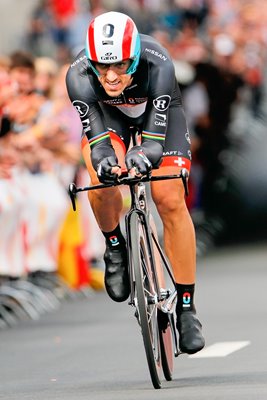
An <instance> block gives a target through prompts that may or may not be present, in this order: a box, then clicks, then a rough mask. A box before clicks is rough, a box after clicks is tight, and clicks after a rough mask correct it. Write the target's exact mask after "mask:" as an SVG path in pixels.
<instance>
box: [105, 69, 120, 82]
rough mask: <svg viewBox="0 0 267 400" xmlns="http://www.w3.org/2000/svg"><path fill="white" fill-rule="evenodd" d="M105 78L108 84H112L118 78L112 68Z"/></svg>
mask: <svg viewBox="0 0 267 400" xmlns="http://www.w3.org/2000/svg"><path fill="white" fill-rule="evenodd" d="M106 77H107V79H108V80H109V81H110V82H113V81H115V80H116V79H117V78H118V74H116V72H115V71H114V70H113V69H112V67H109V69H108V71H107V75H106Z"/></svg>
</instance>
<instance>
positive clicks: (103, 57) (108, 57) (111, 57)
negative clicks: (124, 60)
mask: <svg viewBox="0 0 267 400" xmlns="http://www.w3.org/2000/svg"><path fill="white" fill-rule="evenodd" d="M101 60H102V61H110V60H113V61H116V60H117V56H113V55H112V53H106V54H105V55H104V56H102V57H101Z"/></svg>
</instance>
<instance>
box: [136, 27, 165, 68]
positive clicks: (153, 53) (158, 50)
mask: <svg viewBox="0 0 267 400" xmlns="http://www.w3.org/2000/svg"><path fill="white" fill-rule="evenodd" d="M140 38H141V60H142V59H147V60H148V62H150V63H152V64H155V65H162V64H172V59H171V57H170V54H169V52H168V50H167V49H166V48H165V47H164V46H162V45H161V43H159V42H158V41H157V40H156V39H155V38H153V37H152V36H149V35H144V34H140Z"/></svg>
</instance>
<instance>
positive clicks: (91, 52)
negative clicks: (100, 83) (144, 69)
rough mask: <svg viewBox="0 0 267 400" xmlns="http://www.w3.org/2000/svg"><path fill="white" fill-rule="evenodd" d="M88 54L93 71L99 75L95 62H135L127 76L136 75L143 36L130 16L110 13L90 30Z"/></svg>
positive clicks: (97, 18)
mask: <svg viewBox="0 0 267 400" xmlns="http://www.w3.org/2000/svg"><path fill="white" fill-rule="evenodd" d="M85 52H86V56H87V59H88V62H89V66H90V68H91V69H92V70H93V71H94V73H95V74H96V75H97V76H99V72H98V71H97V69H96V68H95V66H94V63H95V62H97V63H103V64H113V63H119V62H121V61H123V60H127V59H131V60H132V63H131V64H130V66H129V68H128V69H127V72H126V74H133V73H134V72H135V71H136V68H137V66H138V63H139V59H140V52H141V45H140V35H139V33H138V30H137V28H136V25H135V23H134V21H133V20H132V19H131V18H130V17H128V15H126V14H123V13H120V12H115V11H110V12H107V13H104V14H101V15H99V16H98V17H96V18H95V19H93V20H92V21H91V23H90V25H89V27H88V30H87V36H86V44H85Z"/></svg>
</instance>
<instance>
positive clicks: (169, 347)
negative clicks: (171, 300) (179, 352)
mask: <svg viewBox="0 0 267 400" xmlns="http://www.w3.org/2000/svg"><path fill="white" fill-rule="evenodd" d="M171 317H172V318H173V316H171ZM158 326H159V339H160V351H161V364H162V370H163V374H164V377H165V379H166V381H171V380H172V374H173V368H174V352H173V341H172V332H171V327H170V322H169V321H168V316H167V314H165V313H163V312H162V311H160V310H159V311H158Z"/></svg>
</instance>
